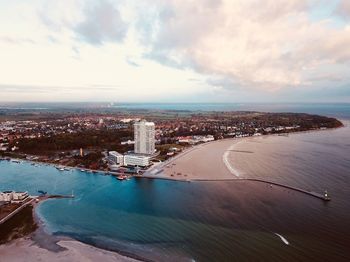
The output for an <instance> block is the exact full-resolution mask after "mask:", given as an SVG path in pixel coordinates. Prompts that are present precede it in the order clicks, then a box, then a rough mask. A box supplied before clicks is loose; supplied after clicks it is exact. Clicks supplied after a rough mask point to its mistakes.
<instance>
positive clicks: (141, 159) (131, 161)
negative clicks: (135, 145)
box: [124, 154, 150, 167]
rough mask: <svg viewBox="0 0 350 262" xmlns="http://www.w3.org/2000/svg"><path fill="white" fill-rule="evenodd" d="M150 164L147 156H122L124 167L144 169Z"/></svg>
mask: <svg viewBox="0 0 350 262" xmlns="http://www.w3.org/2000/svg"><path fill="white" fill-rule="evenodd" d="M149 164H150V157H149V156H147V155H137V154H128V155H125V156H124V165H125V166H139V167H146V166H149Z"/></svg>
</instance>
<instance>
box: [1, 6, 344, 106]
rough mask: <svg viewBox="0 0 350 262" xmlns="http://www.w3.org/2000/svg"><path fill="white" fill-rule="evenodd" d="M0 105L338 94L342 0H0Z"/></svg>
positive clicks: (327, 98) (334, 98)
mask: <svg viewBox="0 0 350 262" xmlns="http://www.w3.org/2000/svg"><path fill="white" fill-rule="evenodd" d="M0 101H116V102H141V101H142V102H350V1H349V0H310V1H308V0H280V1H276V0H264V1H261V0H244V1H243V0H240V1H238V0H187V1H178V0H142V1H141V0H118V1H117V0H115V1H113V0H101V1H99V0H60V1H54V0H25V1H23V0H11V1H8V0H0Z"/></svg>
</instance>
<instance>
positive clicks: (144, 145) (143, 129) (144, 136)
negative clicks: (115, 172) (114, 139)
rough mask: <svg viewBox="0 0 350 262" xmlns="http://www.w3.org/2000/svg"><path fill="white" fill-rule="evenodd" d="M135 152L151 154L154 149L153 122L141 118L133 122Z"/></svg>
mask: <svg viewBox="0 0 350 262" xmlns="http://www.w3.org/2000/svg"><path fill="white" fill-rule="evenodd" d="M134 138H135V146H134V152H135V153H136V154H146V155H152V154H153V153H154V149H155V125H154V123H153V122H147V121H145V120H142V121H140V122H136V123H135V124H134Z"/></svg>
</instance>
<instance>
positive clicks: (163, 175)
mask: <svg viewBox="0 0 350 262" xmlns="http://www.w3.org/2000/svg"><path fill="white" fill-rule="evenodd" d="M341 123H342V126H340V127H335V128H327V129H313V130H306V131H298V132H289V133H279V134H268V135H261V136H247V137H239V138H224V139H220V140H215V141H211V142H208V143H203V144H198V145H195V146H193V147H191V148H189V149H188V150H186V152H182V153H180V154H178V155H177V156H175V157H173V158H170V159H169V160H167V161H164V162H162V163H161V164H160V165H157V166H155V167H151V168H150V169H148V170H147V171H146V172H145V173H144V174H143V176H142V178H146V179H162V180H171V181H179V182H196V181H200V180H206V181H220V180H223V181H224V180H227V179H237V180H239V179H242V178H243V177H241V176H240V172H239V170H237V169H236V168H235V167H233V166H232V165H231V164H230V163H229V161H228V160H227V157H228V155H229V152H230V151H231V150H233V149H234V147H235V146H236V145H237V144H238V143H241V142H243V141H247V140H252V139H256V138H269V137H276V136H285V137H288V136H289V135H298V134H306V133H314V132H321V131H334V130H337V129H339V128H344V127H346V126H347V120H342V121H341ZM230 142H231V143H230ZM219 143H226V145H227V144H228V143H230V144H229V145H227V146H226V148H222V149H221V153H222V159H220V162H222V163H223V166H225V169H226V170H223V168H222V166H217V168H218V169H217V170H219V171H221V172H222V173H223V175H222V176H220V175H219V176H218V175H217V174H216V176H217V177H206V176H203V174H204V173H205V172H207V170H204V169H203V168H202V169H201V168H198V169H194V168H193V165H196V163H197V161H196V160H194V161H193V163H190V159H188V160H187V162H186V163H181V162H180V161H181V159H182V158H186V155H187V154H188V153H190V154H191V153H196V152H195V151H196V150H197V151H198V150H200V149H201V148H203V147H214V146H213V145H218V144H219ZM212 149H214V148H212ZM214 150H215V149H214ZM193 155H194V154H193ZM179 159H180V161H178V160H179ZM210 160H211V159H208V160H207V161H210ZM216 160H217V161H216V162H218V161H219V160H218V159H216ZM198 161H202V162H203V163H202V164H205V162H206V161H203V160H202V159H201V160H198ZM174 162H175V163H174ZM177 162H180V163H177ZM181 164H182V165H186V168H188V169H193V170H194V171H196V172H197V173H201V175H200V176H198V177H196V176H194V174H193V173H191V172H190V173H189V174H187V175H185V176H186V177H184V176H180V175H177V173H181V172H177V171H176V166H178V165H181ZM197 164H198V163H197ZM213 164H215V163H213ZM216 164H217V163H216ZM186 168H182V170H184V169H186ZM207 168H210V166H207ZM165 169H172V170H174V169H175V171H170V173H169V172H167V170H165ZM179 169H180V170H181V168H179ZM217 170H215V171H217ZM227 172H229V173H230V175H227ZM216 173H217V172H216ZM224 173H226V174H224Z"/></svg>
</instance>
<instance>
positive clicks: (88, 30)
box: [73, 1, 128, 45]
mask: <svg viewBox="0 0 350 262" xmlns="http://www.w3.org/2000/svg"><path fill="white" fill-rule="evenodd" d="M84 16H85V17H84V20H83V21H81V22H79V23H78V24H77V25H75V26H74V28H73V29H74V31H75V33H76V34H77V35H78V36H79V38H81V39H82V40H84V41H86V42H88V43H90V44H93V45H101V44H103V43H104V42H120V41H121V40H123V39H124V37H125V35H126V32H127V29H128V26H127V24H126V23H125V22H124V21H123V19H122V17H121V14H120V12H119V11H118V9H116V8H115V6H114V5H113V4H112V3H111V2H108V1H98V3H97V4H96V5H93V6H92V5H89V6H86V7H85V9H84Z"/></svg>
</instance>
